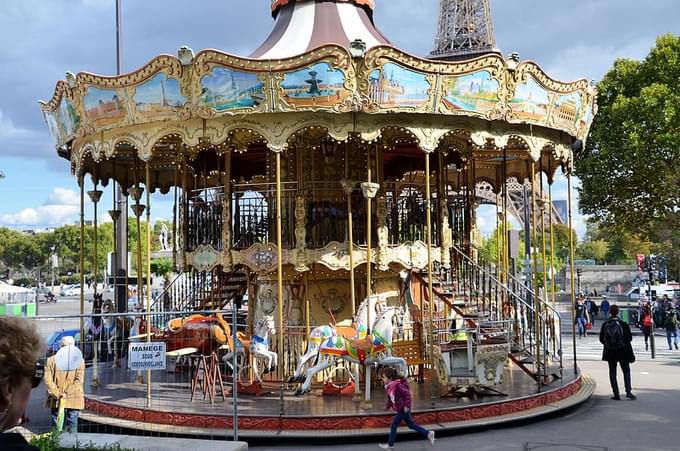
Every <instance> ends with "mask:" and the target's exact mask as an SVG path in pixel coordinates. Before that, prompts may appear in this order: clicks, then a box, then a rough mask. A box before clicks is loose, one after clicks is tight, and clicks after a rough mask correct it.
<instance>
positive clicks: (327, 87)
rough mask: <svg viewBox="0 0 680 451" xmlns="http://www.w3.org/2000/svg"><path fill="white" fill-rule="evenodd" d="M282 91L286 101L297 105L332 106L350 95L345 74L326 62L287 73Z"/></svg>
mask: <svg viewBox="0 0 680 451" xmlns="http://www.w3.org/2000/svg"><path fill="white" fill-rule="evenodd" d="M281 91H282V97H283V99H284V100H285V101H286V103H288V104H289V105H293V106H296V107H304V106H319V107H332V106H334V105H336V104H338V103H340V102H342V101H343V100H345V99H346V98H347V97H348V96H349V91H348V90H347V89H345V74H344V73H343V72H342V71H341V70H339V69H333V68H332V67H331V65H330V64H328V63H325V62H322V63H317V64H314V65H313V66H309V67H306V68H304V69H300V70H298V71H295V72H288V73H286V74H285V75H284V78H283V81H282V82H281Z"/></svg>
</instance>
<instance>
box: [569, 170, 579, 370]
mask: <svg viewBox="0 0 680 451" xmlns="http://www.w3.org/2000/svg"><path fill="white" fill-rule="evenodd" d="M567 209H568V210H569V285H570V288H571V317H572V318H576V291H575V290H576V287H575V283H574V271H575V269H574V232H573V230H574V225H573V214H572V210H571V169H569V172H567ZM571 338H572V347H573V349H574V374H578V364H577V362H576V322H575V321H572V322H571Z"/></svg>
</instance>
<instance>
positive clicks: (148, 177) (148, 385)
mask: <svg viewBox="0 0 680 451" xmlns="http://www.w3.org/2000/svg"><path fill="white" fill-rule="evenodd" d="M145 184H146V342H147V343H151V169H150V167H149V162H148V161H147V162H146V182H145ZM146 405H147V407H151V370H150V369H147V370H146Z"/></svg>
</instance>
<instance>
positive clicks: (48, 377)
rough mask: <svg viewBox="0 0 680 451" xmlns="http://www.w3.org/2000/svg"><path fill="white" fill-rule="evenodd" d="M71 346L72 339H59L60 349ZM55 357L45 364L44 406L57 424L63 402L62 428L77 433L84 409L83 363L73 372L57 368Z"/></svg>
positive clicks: (68, 337)
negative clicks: (80, 416)
mask: <svg viewBox="0 0 680 451" xmlns="http://www.w3.org/2000/svg"><path fill="white" fill-rule="evenodd" d="M66 346H73V347H74V348H75V340H74V338H73V337H70V336H66V337H64V338H62V339H61V347H62V348H64V347H66ZM56 358H57V355H56V354H55V355H53V356H52V357H50V358H49V359H47V363H46V364H45V385H46V386H47V395H48V399H47V401H46V404H47V405H48V407H49V408H50V410H51V413H52V422H53V423H54V425H56V424H57V419H58V417H59V405H60V403H62V402H63V407H64V414H65V415H64V428H65V429H68V430H69V431H71V432H77V431H78V416H79V415H80V411H81V410H83V409H84V408H85V392H84V390H83V383H84V376H85V361H84V360H82V359H81V361H80V365H79V366H78V367H77V368H76V369H73V370H63V369H59V368H57V362H56Z"/></svg>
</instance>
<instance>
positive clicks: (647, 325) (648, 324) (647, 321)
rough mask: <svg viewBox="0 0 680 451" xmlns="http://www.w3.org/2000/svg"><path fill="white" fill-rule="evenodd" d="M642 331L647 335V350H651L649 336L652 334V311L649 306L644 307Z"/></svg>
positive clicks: (641, 322)
mask: <svg viewBox="0 0 680 451" xmlns="http://www.w3.org/2000/svg"><path fill="white" fill-rule="evenodd" d="M640 327H642V333H643V334H644V335H645V351H648V350H649V337H650V336H651V335H652V312H651V311H650V310H649V306H644V307H643V308H642V320H641V321H640Z"/></svg>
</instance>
